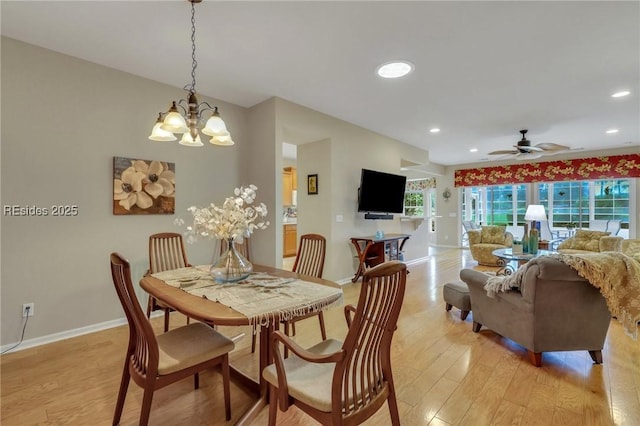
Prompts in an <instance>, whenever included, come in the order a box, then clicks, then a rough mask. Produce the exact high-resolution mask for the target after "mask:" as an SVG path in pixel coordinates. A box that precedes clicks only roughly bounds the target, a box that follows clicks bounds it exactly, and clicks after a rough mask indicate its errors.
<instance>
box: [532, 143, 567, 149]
mask: <svg viewBox="0 0 640 426" xmlns="http://www.w3.org/2000/svg"><path fill="white" fill-rule="evenodd" d="M536 147H538V148H541V149H543V150H545V151H568V150H569V147H568V146H565V145H559V144H557V143H551V142H548V143H539V144H537V145H536Z"/></svg>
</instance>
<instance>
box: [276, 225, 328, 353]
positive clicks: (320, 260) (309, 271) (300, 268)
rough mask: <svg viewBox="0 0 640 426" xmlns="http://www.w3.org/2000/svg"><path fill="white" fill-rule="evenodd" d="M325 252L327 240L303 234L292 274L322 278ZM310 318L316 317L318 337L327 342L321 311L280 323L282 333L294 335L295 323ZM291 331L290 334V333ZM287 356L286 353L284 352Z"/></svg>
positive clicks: (317, 235)
mask: <svg viewBox="0 0 640 426" xmlns="http://www.w3.org/2000/svg"><path fill="white" fill-rule="evenodd" d="M326 251H327V240H326V239H325V238H324V237H323V236H322V235H319V234H304V235H301V236H300V244H299V245H298V252H297V253H296V260H295V261H294V263H293V269H292V271H293V272H297V273H298V274H301V275H307V276H310V277H315V278H322V271H323V270H324V258H325V255H326ZM312 316H317V317H318V322H319V323H320V335H321V337H322V340H327V331H326V327H325V325H324V314H323V312H322V311H317V312H310V313H308V314H306V315H303V316H299V317H295V318H292V319H290V320H286V321H282V322H283V324H284V332H285V334H286V335H287V336H289V335H295V334H296V322H298V321H301V320H303V319H307V318H309V317H312ZM289 330H291V334H290V331H289ZM285 353H286V354H287V355H288V351H286V350H285Z"/></svg>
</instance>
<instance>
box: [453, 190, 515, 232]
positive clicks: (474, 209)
mask: <svg viewBox="0 0 640 426" xmlns="http://www.w3.org/2000/svg"><path fill="white" fill-rule="evenodd" d="M526 209H527V185H524V184H523V185H496V186H486V187H472V188H465V191H464V193H463V195H462V218H463V220H470V221H472V222H474V223H476V224H482V225H510V226H514V225H518V224H522V223H524V214H525V211H526Z"/></svg>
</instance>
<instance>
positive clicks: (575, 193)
mask: <svg viewBox="0 0 640 426" xmlns="http://www.w3.org/2000/svg"><path fill="white" fill-rule="evenodd" d="M634 185H635V183H634V182H633V180H631V179H603V180H591V181H568V182H545V183H538V184H520V185H495V186H483V187H466V188H464V192H463V195H462V213H461V215H460V216H461V218H462V220H471V221H473V222H475V223H476V224H482V225H507V226H522V225H523V224H524V223H525V220H524V214H525V211H526V208H527V205H528V204H542V205H543V206H545V208H546V210H547V216H548V217H547V219H548V221H549V227H550V228H551V229H552V230H560V229H564V228H566V227H577V228H589V222H590V221H592V220H620V221H621V231H620V234H618V235H622V236H625V235H626V234H628V229H629V220H630V218H632V217H633V214H634V212H633V211H631V210H632V209H633V208H634V207H633V204H632V202H631V200H630V194H631V193H633V192H634V191H635V186H634ZM528 191H531V192H528ZM534 191H535V192H534ZM625 230H626V233H625Z"/></svg>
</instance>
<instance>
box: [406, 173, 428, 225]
mask: <svg viewBox="0 0 640 426" xmlns="http://www.w3.org/2000/svg"><path fill="white" fill-rule="evenodd" d="M433 187H435V180H434V179H412V180H407V186H406V188H405V192H404V216H413V217H424V215H425V206H426V205H425V193H426V190H427V189H428V188H433Z"/></svg>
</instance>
